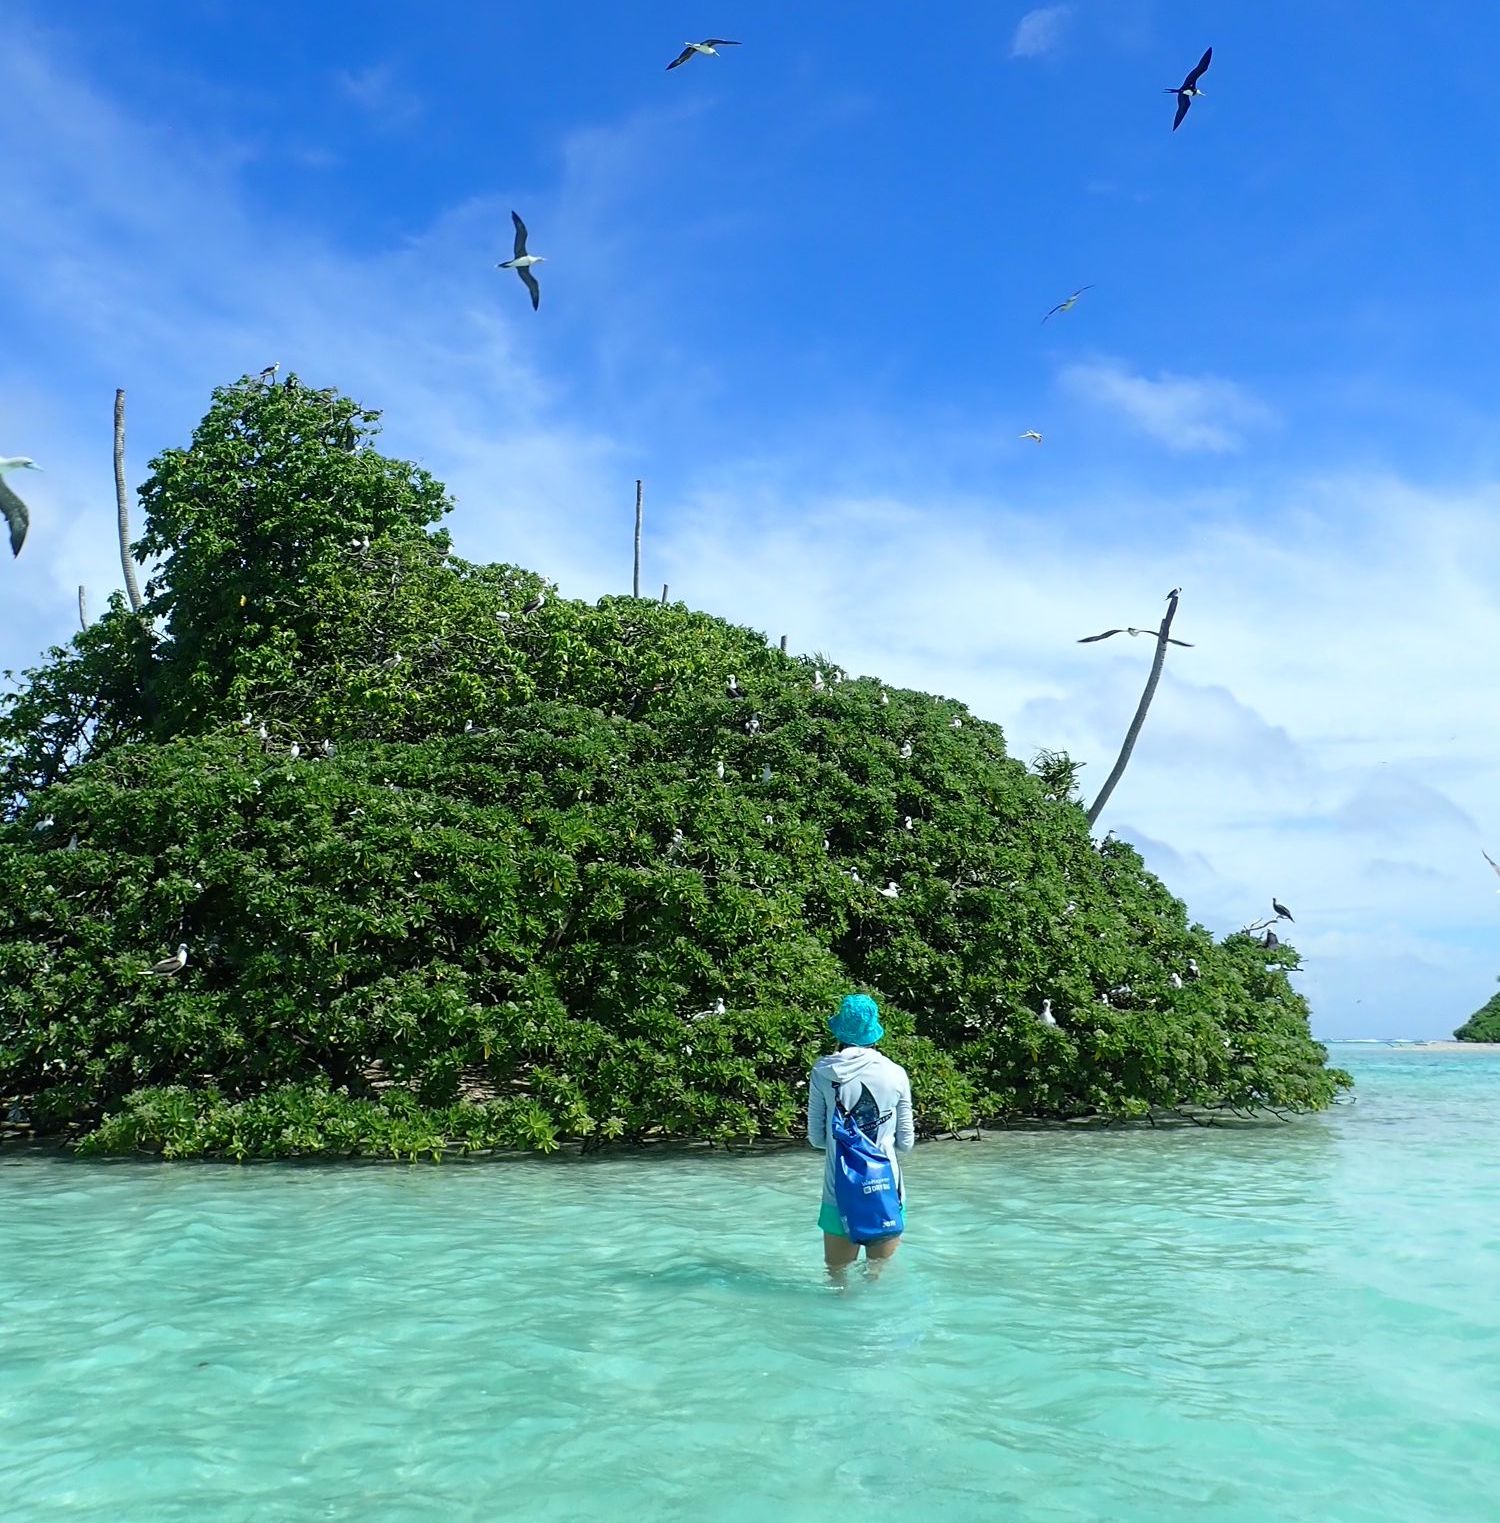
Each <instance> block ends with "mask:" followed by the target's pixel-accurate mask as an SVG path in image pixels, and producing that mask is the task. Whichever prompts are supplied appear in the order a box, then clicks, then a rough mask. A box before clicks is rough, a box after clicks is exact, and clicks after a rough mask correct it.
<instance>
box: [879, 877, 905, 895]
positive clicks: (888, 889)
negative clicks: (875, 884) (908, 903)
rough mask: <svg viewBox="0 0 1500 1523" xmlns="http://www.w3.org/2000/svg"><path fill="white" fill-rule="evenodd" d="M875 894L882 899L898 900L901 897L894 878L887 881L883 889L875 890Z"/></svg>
mask: <svg viewBox="0 0 1500 1523" xmlns="http://www.w3.org/2000/svg"><path fill="white" fill-rule="evenodd" d="M875 892H876V893H877V894H879V895H880V897H881V898H882V899H898V898H900V896H901V889H900V886H899V885H898V884H897V882H896V880H895V879H894V878H890V879H887V881H886V885H885V887H884V888H878V889H876V890H875Z"/></svg>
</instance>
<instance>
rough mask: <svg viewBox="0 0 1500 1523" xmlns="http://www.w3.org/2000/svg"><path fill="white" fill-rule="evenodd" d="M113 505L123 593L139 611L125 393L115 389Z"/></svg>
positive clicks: (133, 611)
mask: <svg viewBox="0 0 1500 1523" xmlns="http://www.w3.org/2000/svg"><path fill="white" fill-rule="evenodd" d="M115 507H116V510H117V511H118V514H119V520H120V567H121V569H122V570H123V571H124V573H125V595H126V597H128V598H129V599H130V611H131V612H132V613H139V612H140V611H141V589H140V588H139V587H138V586H137V585H136V580H135V562H134V561H133V560H131V558H130V498H129V496H128V494H127V492H126V489H125V393H124V392H123V391H121V390H118V389H117V390H116V391H115Z"/></svg>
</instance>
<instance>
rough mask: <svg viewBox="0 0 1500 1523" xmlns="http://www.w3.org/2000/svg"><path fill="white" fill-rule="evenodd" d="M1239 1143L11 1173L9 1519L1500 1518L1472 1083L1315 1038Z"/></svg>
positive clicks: (1485, 1229)
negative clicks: (1309, 1104)
mask: <svg viewBox="0 0 1500 1523" xmlns="http://www.w3.org/2000/svg"><path fill="white" fill-rule="evenodd" d="M1335 1057H1336V1060H1337V1061H1339V1062H1340V1063H1342V1064H1344V1065H1345V1066H1347V1067H1350V1068H1351V1069H1353V1070H1354V1071H1355V1072H1356V1075H1357V1077H1358V1079H1359V1081H1360V1087H1359V1091H1358V1095H1359V1098H1358V1101H1357V1103H1355V1104H1350V1105H1343V1106H1340V1107H1339V1108H1338V1109H1337V1110H1335V1111H1334V1112H1333V1113H1331V1114H1330V1115H1328V1116H1325V1117H1319V1118H1312V1119H1306V1120H1302V1121H1298V1122H1295V1123H1292V1124H1289V1125H1285V1126H1270V1127H1264V1128H1257V1129H1253V1130H1244V1129H1236V1130H1229V1129H1224V1130H1209V1131H1204V1130H1199V1129H1196V1128H1188V1129H1184V1130H1159V1131H1155V1132H1152V1131H1149V1130H1128V1131H1117V1132H1069V1133H1056V1132H1013V1133H1008V1134H1003V1135H1000V1136H996V1137H992V1138H989V1139H987V1140H986V1141H984V1142H981V1143H973V1144H962V1143H954V1144H945V1145H941V1146H932V1147H924V1148H922V1149H919V1150H918V1152H917V1154H916V1155H915V1156H914V1159H913V1161H912V1163H911V1165H910V1167H909V1170H908V1188H909V1194H910V1205H911V1230H910V1231H909V1233H908V1238H907V1241H906V1243H905V1244H904V1245H903V1247H902V1249H901V1252H900V1254H899V1255H898V1256H897V1258H896V1260H895V1261H894V1263H893V1265H892V1266H891V1268H890V1269H889V1270H888V1271H887V1273H886V1274H885V1275H884V1277H883V1278H882V1279H881V1280H880V1281H879V1282H878V1283H872V1282H867V1281H865V1280H863V1278H862V1277H859V1276H856V1278H855V1279H854V1281H852V1282H851V1284H850V1286H849V1288H848V1289H847V1290H846V1291H843V1292H840V1291H836V1290H833V1289H830V1288H829V1286H828V1285H827V1283H826V1281H825V1279H824V1276H823V1274H822V1270H821V1266H820V1262H819V1253H820V1247H819V1242H820V1240H819V1236H818V1233H817V1231H816V1229H815V1227H814V1217H815V1214H816V1209H817V1189H818V1167H819V1165H818V1160H817V1158H816V1157H815V1156H814V1155H813V1154H812V1153H811V1152H806V1153H801V1152H786V1153H760V1154H756V1155H754V1156H745V1157H736V1158H723V1157H716V1156H706V1155H702V1154H697V1153H693V1154H675V1155H668V1154H651V1155H638V1156H625V1157H620V1158H611V1159H605V1160H591V1161H586V1162H577V1161H573V1162H564V1161H550V1162H541V1161H539V1162H534V1163H533V1162H527V1163H520V1164H515V1163H489V1164H471V1165H460V1166H453V1167H448V1166H444V1167H442V1168H433V1167H430V1166H420V1167H415V1168H405V1167H302V1168H298V1167H281V1166H267V1167H254V1168H244V1169H237V1168H234V1167H232V1166H220V1165H181V1166H161V1165H146V1164H134V1163H116V1164H83V1163H73V1162H69V1161H66V1160H60V1159H54V1158H37V1157H34V1156H31V1157H28V1156H18V1155H13V1154H11V1155H7V1154H0V1434H3V1435H4V1437H3V1440H0V1497H3V1498H4V1499H5V1500H4V1504H3V1510H4V1517H5V1518H6V1520H7V1523H33V1520H36V1523H41V1520H52V1519H58V1520H61V1519H64V1518H66V1519H68V1520H70V1523H92V1520H99V1523H104V1520H108V1523H174V1520H179V1519H181V1520H187V1519H192V1520H194V1523H202V1520H214V1523H233V1520H239V1519H245V1520H250V1519H254V1520H256V1523H268V1520H277V1523H280V1520H297V1523H300V1520H303V1519H309V1520H311V1519H360V1520H381V1523H384V1520H391V1523H398V1520H400V1523H404V1520H408V1519H411V1520H423V1523H425V1520H445V1523H457V1520H466V1519H485V1520H491V1519H503V1518H518V1519H525V1520H528V1523H529V1520H553V1519H556V1520H578V1519H593V1518H608V1519H611V1520H619V1519H649V1520H658V1519H683V1520H689V1519H690V1520H693V1523H701V1520H705V1519H708V1520H746V1523H749V1520H755V1523H764V1520H766V1519H773V1520H775V1523H803V1520H808V1523H811V1520H817V1523H827V1519H828V1518H829V1517H830V1515H831V1513H830V1510H831V1509H843V1508H847V1507H851V1506H852V1507H854V1508H857V1509H859V1510H860V1513H861V1515H867V1509H869V1508H872V1507H885V1506H890V1505H893V1504H894V1505H896V1506H899V1507H900V1508H901V1510H902V1512H903V1513H904V1514H905V1515H906V1516H909V1517H911V1518H914V1519H920V1520H923V1523H928V1520H933V1523H946V1520H950V1519H951V1520H955V1523H981V1520H985V1519H990V1518H1005V1519H1022V1520H1027V1523H1031V1520H1037V1523H1073V1520H1079V1523H1082V1520H1085V1519H1087V1520H1089V1523H1104V1520H1108V1523H1137V1520H1139V1523H1176V1520H1188V1519H1193V1520H1201V1519H1210V1518H1211V1519H1213V1520H1216V1523H1269V1520H1275V1523H1303V1520H1309V1523H1311V1520H1316V1523H1363V1520H1366V1519H1368V1520H1370V1523H1375V1520H1379V1523H1393V1520H1394V1523H1423V1520H1428V1519H1431V1520H1434V1523H1436V1520H1440V1519H1441V1520H1443V1523H1452V1520H1460V1519H1461V1520H1470V1519H1473V1520H1482V1519H1489V1518H1496V1517H1500V1164H1497V1158H1500V1054H1464V1053H1461V1054H1457V1055H1452V1054H1447V1053H1418V1052H1401V1051H1392V1050H1389V1049H1383V1048H1368V1047H1353V1048H1339V1049H1335Z"/></svg>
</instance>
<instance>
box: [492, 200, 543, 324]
mask: <svg viewBox="0 0 1500 1523" xmlns="http://www.w3.org/2000/svg"><path fill="white" fill-rule="evenodd" d="M510 220H511V221H512V222H514V223H515V225H516V247H515V253H514V254H513V255H512V256H511V257H510V258H509V259H502V260H501V261H500V263H499V264H498V265H496V266H495V268H496V269H499V270H514V271H515V272H516V274H517V275H519V276H520V277H521V282H522V284H523V285H524V286H525V287H526V289H527V290H528V291H530V292H531V310H532V311H533V312H535V311H536V310H537V309H538V308H539V307H540V306H541V304H542V288H541V287H540V286H539V285H538V284H537V283H536V276H535V275H533V274H532V273H531V267H532V265H534V264H541V263H542V261H543V260H544V259H545V258H546V257H547V256H546V255H545V254H528V253H527V252H526V224H525V223H524V222H522V221H521V219H520V217H519V216H518V215H517V214H516V213H515V212H512V213H511V214H510Z"/></svg>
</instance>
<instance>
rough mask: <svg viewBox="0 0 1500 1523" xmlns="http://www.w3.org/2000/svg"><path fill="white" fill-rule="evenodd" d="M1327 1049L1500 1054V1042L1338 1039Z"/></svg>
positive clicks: (1329, 1040) (1328, 1043)
mask: <svg viewBox="0 0 1500 1523" xmlns="http://www.w3.org/2000/svg"><path fill="white" fill-rule="evenodd" d="M1323 1045H1324V1046H1325V1047H1384V1048H1385V1049H1386V1050H1387V1051H1396V1052H1500V1042H1454V1041H1445V1042H1439V1041H1432V1042H1403V1041H1400V1040H1395V1039H1393V1040H1383V1039H1382V1040H1377V1041H1371V1040H1370V1039H1369V1038H1365V1039H1364V1040H1363V1041H1361V1040H1359V1039H1358V1038H1353V1039H1351V1038H1348V1037H1344V1038H1342V1039H1340V1038H1338V1037H1333V1038H1330V1039H1328V1040H1326V1041H1324V1043H1323Z"/></svg>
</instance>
